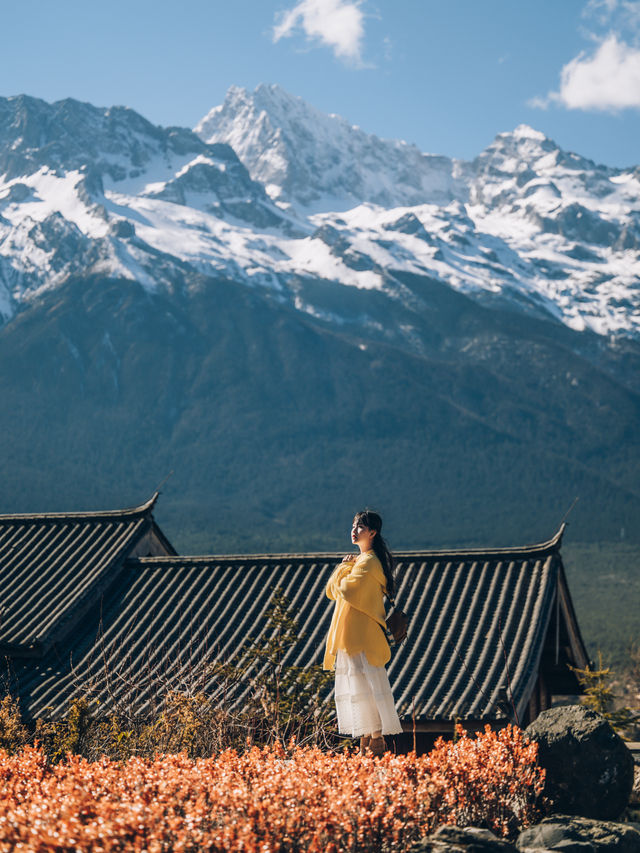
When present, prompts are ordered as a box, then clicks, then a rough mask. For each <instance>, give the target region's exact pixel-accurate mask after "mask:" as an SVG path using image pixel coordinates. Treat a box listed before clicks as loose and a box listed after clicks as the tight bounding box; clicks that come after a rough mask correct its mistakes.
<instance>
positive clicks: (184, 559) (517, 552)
mask: <svg viewBox="0 0 640 853" xmlns="http://www.w3.org/2000/svg"><path fill="white" fill-rule="evenodd" d="M566 526H567V525H566V523H563V524H561V526H560V528H559V529H558V531H557V532H556V533H555V535H554V536H552V537H551V539H548V540H547V541H546V542H540V543H538V544H535V545H519V546H511V547H505V548H462V549H456V548H447V549H439V550H430V549H425V550H424V551H393V556H394V559H395V560H396V562H399V561H401V560H407V559H412V558H413V559H416V558H422V559H424V558H430V557H440V558H444V557H455V558H460V557H494V556H495V557H501V556H514V557H515V556H532V557H533V556H543V555H546V554H550V553H553V552H556V551H559V550H560V545H561V543H562V536H563V534H564V531H565V528H566ZM344 554H345V551H344V550H342V551H317V552H315V551H312V552H306V553H305V552H296V553H291V554H197V555H193V556H191V555H188V554H184V555H179V556H177V557H136V558H133V559H130V560H127V562H128V563H131V564H139V565H147V564H151V565H156V564H158V565H162V564H166V565H169V564H171V563H177V562H179V563H207V562H211V561H212V560H215V561H216V562H221V561H234V562H243V563H246V562H247V561H249V560H256V561H262V560H269V561H271V560H300V559H305V560H327V561H333V560H336V559H338V560H339V559H340V558H341V557H342V556H344Z"/></svg>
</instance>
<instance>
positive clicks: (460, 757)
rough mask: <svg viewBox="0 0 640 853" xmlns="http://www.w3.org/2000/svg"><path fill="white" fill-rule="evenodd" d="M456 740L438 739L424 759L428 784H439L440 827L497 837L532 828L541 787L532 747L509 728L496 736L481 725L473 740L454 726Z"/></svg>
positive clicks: (541, 777) (535, 746)
mask: <svg viewBox="0 0 640 853" xmlns="http://www.w3.org/2000/svg"><path fill="white" fill-rule="evenodd" d="M456 735H457V740H456V742H455V743H452V742H451V741H444V740H442V738H439V739H438V740H437V741H436V744H435V748H434V749H433V750H432V751H431V752H430V753H429V754H428V755H427V756H425V761H426V766H427V770H428V771H429V772H430V773H431V774H432V776H433V781H434V782H435V783H436V784H438V783H440V784H441V785H442V790H443V800H442V803H441V806H440V809H441V821H440V822H442V823H455V824H457V825H458V826H483V827H486V828H487V829H491V830H492V831H493V832H495V833H496V834H497V835H502V836H507V835H513V834H514V833H515V832H516V831H517V830H518V829H519V828H521V827H523V826H528V825H529V824H530V823H532V822H533V821H534V820H535V818H536V817H537V816H538V809H537V806H536V802H537V801H538V798H539V797H540V795H541V794H542V789H543V788H544V770H543V768H542V767H539V766H538V764H537V763H536V762H537V757H538V744H537V743H535V742H534V741H531V742H528V741H526V740H525V739H524V737H523V733H522V731H521V729H519V728H516V726H511V725H509V726H506V727H505V728H503V729H501V730H500V731H498V732H494V731H492V730H491V727H490V726H485V731H484V734H482V735H480V734H479V735H477V736H476V738H475V739H473V740H472V739H471V738H470V737H469V736H468V735H467V734H466V732H465V731H464V729H463V728H462V726H456Z"/></svg>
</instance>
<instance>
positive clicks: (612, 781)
mask: <svg viewBox="0 0 640 853" xmlns="http://www.w3.org/2000/svg"><path fill="white" fill-rule="evenodd" d="M525 733H526V735H527V737H528V738H529V739H530V740H535V741H537V742H538V748H539V752H538V761H539V762H540V764H541V765H542V767H544V768H545V770H546V771H547V776H546V781H545V789H544V794H545V796H546V797H548V798H549V800H550V801H551V808H552V810H553V811H554V812H562V813H563V814H571V815H582V816H583V817H591V818H599V819H602V820H612V819H615V818H617V817H619V815H621V814H622V812H623V811H624V809H625V807H626V805H627V803H628V802H629V795H630V794H631V789H632V787H633V756H632V755H631V753H630V752H629V750H628V749H627V747H626V746H625V743H624V741H623V740H622V738H621V737H620V736H619V735H617V734H616V733H615V732H614V730H613V729H612V728H611V726H610V725H609V723H608V722H607V721H606V720H605V719H604V717H602V716H601V715H600V714H596V712H595V711H591V710H590V709H589V708H585V707H584V706H582V705H562V706H559V707H557V708H550V709H549V710H547V711H543V712H542V713H541V714H540V716H539V717H538V718H537V719H536V720H534V722H533V723H531V725H530V726H528V728H527V729H526V732H525Z"/></svg>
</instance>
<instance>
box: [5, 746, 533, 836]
mask: <svg viewBox="0 0 640 853" xmlns="http://www.w3.org/2000/svg"><path fill="white" fill-rule="evenodd" d="M505 731H507V730H505ZM452 750H453V751H452ZM474 760H475V761H481V762H483V763H482V764H481V765H479V766H477V767H476V768H475V769H474V767H473V762H474ZM480 776H481V777H483V778H484V780H485V783H484V785H483V784H481V783H480V781H479V780H478V777H480ZM520 778H521V779H522V780H523V782H522V784H521V783H520V782H519V781H518V780H519V779H520ZM491 779H493V782H494V788H493V789H490V785H489V787H487V785H488V783H489V782H490V780H491ZM532 780H533V781H532ZM539 780H540V774H539V771H537V770H536V769H535V750H534V749H532V748H531V747H530V746H527V745H523V744H522V741H521V733H519V732H517V730H509V733H508V734H507V735H505V736H503V735H502V733H500V734H499V735H497V736H495V735H493V734H492V733H490V732H487V733H486V734H484V735H480V736H479V737H478V738H477V739H476V740H474V741H472V740H471V739H469V738H466V737H464V736H462V737H461V738H460V739H459V740H458V742H457V744H455V745H452V744H444V743H439V744H438V745H437V746H436V749H435V750H434V751H433V752H432V753H430V754H429V755H426V756H416V755H415V754H410V755H401V756H394V755H391V754H389V753H387V754H386V755H385V756H383V758H381V759H377V758H373V757H370V756H360V755H351V754H349V753H348V752H346V751H345V752H342V753H338V754H335V753H326V752H322V751H321V750H319V749H317V748H315V747H312V748H308V747H306V748H301V747H296V746H295V744H292V745H291V746H290V747H289V748H288V749H284V748H283V747H281V746H279V745H276V746H275V747H264V748H257V747H254V748H252V749H248V750H247V751H246V752H244V753H242V754H238V753H237V752H235V751H233V750H227V751H225V752H222V753H220V754H219V755H217V756H214V757H212V758H206V759H196V760H192V759H189V758H187V756H186V755H184V754H179V755H167V756H157V757H156V758H155V759H154V760H153V761H150V760H146V759H142V758H137V757H136V758H130V759H129V760H127V761H126V762H116V761H111V760H109V759H107V758H103V759H101V760H100V761H95V762H88V761H86V760H85V759H83V758H79V757H78V756H74V755H68V756H67V759H66V761H64V762H62V763H60V764H57V765H51V764H49V763H48V762H47V760H46V757H45V755H44V753H43V752H42V751H41V750H40V749H38V748H35V747H27V748H25V749H24V750H23V751H22V752H21V753H18V754H15V755H13V756H9V755H8V754H7V753H6V752H2V751H0V851H9V850H21V851H42V852H43V853H44V851H62V850H70V849H72V850H75V851H89V850H91V851H114V850H133V851H143V850H144V851H148V853H159V851H169V850H172V851H200V850H209V851H248V853H251V851H255V853H258V851H260V853H271V852H272V851H273V853H275V852H276V851H281V853H284V851H294V850H296V851H299V850H308V851H318V853H319V851H328V853H338V851H344V850H354V849H357V850H360V851H383V850H394V851H397V850H406V849H407V848H408V847H409V846H410V844H411V842H412V841H413V840H415V839H416V838H418V837H420V836H423V835H426V834H427V833H428V832H430V831H431V830H432V829H433V828H434V826H435V825H436V824H438V823H444V822H456V821H459V822H460V821H465V820H466V819H467V817H476V816H477V815H480V814H481V811H482V802H480V801H479V802H476V806H475V807H474V808H471V807H470V803H471V802H473V801H474V798H477V797H482V798H484V802H485V804H486V803H489V804H490V808H492V809H497V811H496V814H500V815H501V818H500V821H502V822H501V823H500V822H499V826H498V828H500V831H501V832H504V831H505V830H506V828H507V826H508V823H509V821H508V820H506V818H504V815H503V812H504V814H506V813H507V812H508V810H509V808H511V810H512V812H513V808H514V807H513V806H511V807H509V805H508V802H507V801H509V802H512V803H515V804H516V807H515V813H516V814H518V815H519V816H520V817H523V818H524V819H525V821H526V819H527V815H528V812H527V808H528V806H527V808H525V807H524V806H523V805H522V806H521V805H520V804H524V803H525V802H527V803H528V802H529V799H530V797H531V794H532V792H535V791H536V790H537V786H538V784H539ZM466 784H469V786H470V787H469V789H468V794H467V796H465V795H464V794H463V787H464V785H466ZM527 798H529V799H527ZM503 801H504V802H503ZM484 820H485V824H486V825H492V824H491V818H490V817H489V818H488V817H487V815H486V814H485V815H484Z"/></svg>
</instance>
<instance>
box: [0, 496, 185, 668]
mask: <svg viewBox="0 0 640 853" xmlns="http://www.w3.org/2000/svg"><path fill="white" fill-rule="evenodd" d="M156 499H157V494H155V495H154V496H153V497H152V498H151V499H150V500H149V501H147V502H146V503H145V504H142V505H141V506H138V507H134V508H132V509H126V510H118V511H108V512H90V513H48V514H37V515H0V591H1V593H0V651H1V652H2V653H4V654H8V655H11V656H12V657H16V656H22V655H25V656H30V657H34V656H35V657H39V656H42V655H43V654H44V653H45V652H46V650H47V649H48V648H49V647H50V646H51V645H52V644H53V643H54V642H57V641H60V640H62V639H63V638H64V636H65V635H66V634H67V633H68V632H69V631H70V630H72V629H73V628H74V626H75V625H76V623H77V622H78V620H79V619H80V618H81V617H82V616H83V615H84V614H85V613H86V611H87V610H88V609H89V608H90V607H91V606H92V605H93V604H95V602H96V601H98V600H99V598H100V596H101V595H102V593H103V592H104V591H105V590H106V589H107V587H108V586H109V584H110V583H111V582H112V581H113V579H114V572H116V571H119V570H120V569H121V568H122V562H123V560H124V558H125V557H126V556H128V555H130V554H135V553H136V546H137V545H138V544H139V543H141V541H142V540H143V538H144V537H145V536H146V535H147V534H148V533H149V532H150V531H151V530H153V532H154V535H155V536H156V538H157V539H158V540H160V541H161V542H162V544H163V546H164V548H163V550H164V552H168V553H175V552H174V551H173V548H172V547H171V545H170V544H169V543H168V542H167V540H166V539H165V538H164V536H163V535H162V533H161V532H160V531H159V529H158V528H157V527H156V525H155V522H154V520H153V516H152V514H151V511H152V509H153V506H154V504H155V501H156Z"/></svg>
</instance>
